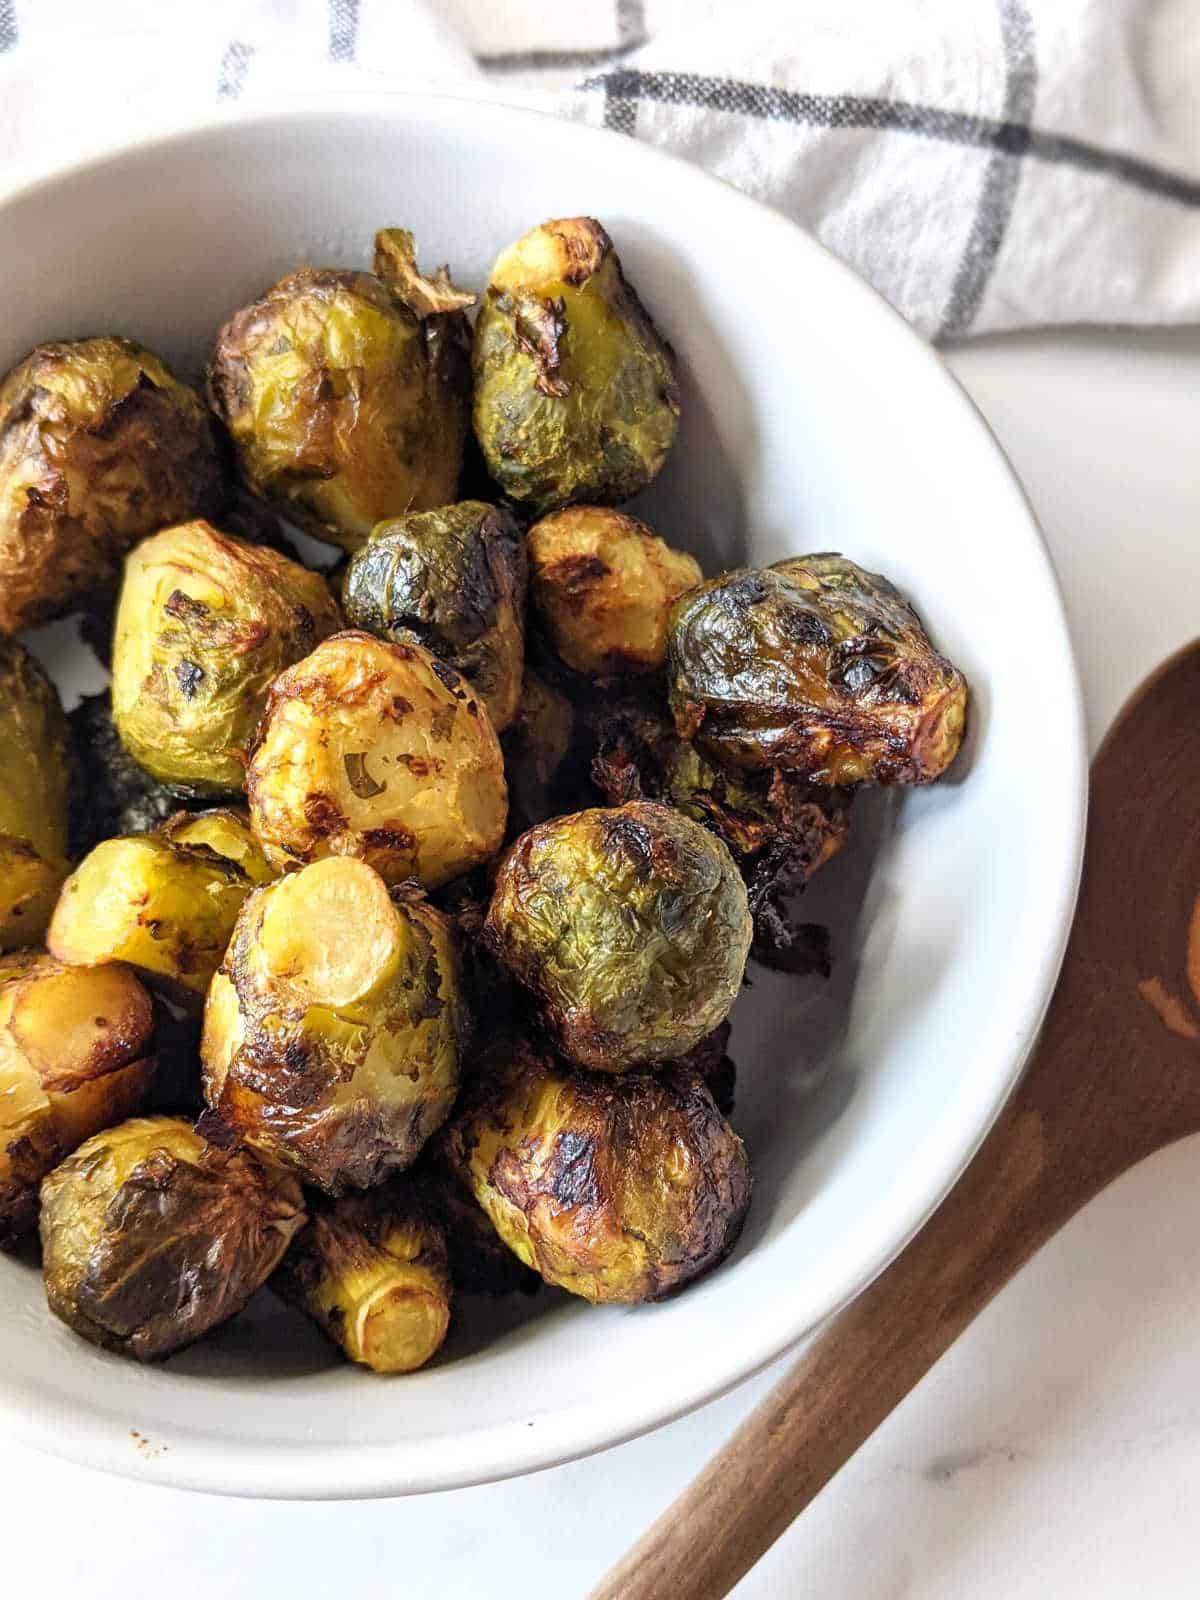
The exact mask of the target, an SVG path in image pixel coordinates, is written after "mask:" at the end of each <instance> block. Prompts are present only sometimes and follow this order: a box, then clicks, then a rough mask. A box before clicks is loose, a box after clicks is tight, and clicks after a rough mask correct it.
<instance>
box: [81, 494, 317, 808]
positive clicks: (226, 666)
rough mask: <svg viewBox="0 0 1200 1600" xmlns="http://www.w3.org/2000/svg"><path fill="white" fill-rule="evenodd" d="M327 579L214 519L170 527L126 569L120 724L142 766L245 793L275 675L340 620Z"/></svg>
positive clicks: (117, 687) (205, 786)
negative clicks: (220, 527) (226, 530)
mask: <svg viewBox="0 0 1200 1600" xmlns="http://www.w3.org/2000/svg"><path fill="white" fill-rule="evenodd" d="M339 620H340V619H339V617H338V610H337V606H336V605H335V604H334V601H333V597H332V595H331V594H330V593H329V589H328V587H327V586H326V583H325V580H324V579H323V578H321V577H320V576H319V575H318V574H317V573H315V572H309V571H307V570H306V569H305V568H304V567H301V566H297V564H296V563H295V562H294V561H289V560H288V559H287V557H286V556H281V555H279V554H278V553H277V552H276V551H274V550H268V549H266V548H265V547H264V546H262V545H250V544H244V543H243V542H242V541H241V540H240V539H230V538H228V537H227V536H226V535H225V534H223V533H218V532H217V530H216V529H215V528H213V527H210V526H209V524H208V523H207V522H188V523H184V524H183V525H182V526H181V527H178V528H165V529H164V530H163V531H162V532H161V533H159V534H156V535H155V536H154V538H153V539H147V540H145V541H144V542H143V543H142V544H140V545H139V546H138V547H137V549H136V550H135V551H134V552H133V553H132V555H131V556H130V557H129V559H128V561H126V563H125V583H124V587H123V588H122V590H121V604H120V607H119V608H118V611H117V628H116V635H115V638H114V641H113V683H112V706H113V718H114V720H115V722H116V724H117V732H118V733H119V734H120V736H121V742H122V744H123V745H124V746H125V748H126V749H127V750H128V751H129V753H130V754H131V755H132V756H133V757H134V758H135V759H136V760H137V761H138V762H140V763H141V765H142V766H143V767H145V769H146V771H147V772H149V773H150V775H151V776H152V777H154V778H157V779H159V781H160V782H162V783H169V784H171V785H173V786H174V787H175V788H178V789H180V790H182V791H184V792H185V793H190V794H198V795H204V794H209V795H211V794H230V793H233V792H235V791H237V790H239V789H241V788H242V786H243V784H244V782H245V772H246V747H247V746H248V745H249V743H250V740H251V737H252V736H253V733H254V730H255V728H256V727H257V725H258V719H259V717H260V716H261V714H262V711H263V707H264V706H265V705H266V700H267V690H268V688H269V686H270V684H271V682H272V680H273V679H274V678H275V677H276V676H277V675H278V674H279V673H280V672H282V670H283V669H284V667H288V666H291V665H292V663H293V662H295V661H299V660H300V659H301V657H303V656H306V655H307V654H308V653H309V651H310V650H311V649H312V648H313V646H314V645H315V644H317V643H318V642H319V641H320V640H321V639H323V638H325V637H326V635H328V634H330V633H333V632H335V631H336V629H337V627H338V625H339Z"/></svg>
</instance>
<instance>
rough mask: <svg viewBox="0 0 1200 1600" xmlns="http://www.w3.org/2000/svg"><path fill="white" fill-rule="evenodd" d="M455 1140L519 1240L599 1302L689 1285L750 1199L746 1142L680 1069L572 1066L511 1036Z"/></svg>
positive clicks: (500, 1219)
mask: <svg viewBox="0 0 1200 1600" xmlns="http://www.w3.org/2000/svg"><path fill="white" fill-rule="evenodd" d="M447 1145H448V1149H449V1152H450V1156H451V1159H452V1160H453V1161H454V1162H455V1164H456V1165H457V1166H458V1168H459V1170H460V1171H462V1172H463V1173H464V1174H465V1175H466V1177H467V1180H468V1182H469V1183H470V1185H471V1188H472V1190H473V1191H474V1194H475V1197H476V1199H477V1200H478V1201H479V1203H480V1205H482V1206H483V1208H484V1210H485V1211H486V1212H487V1214H488V1216H489V1217H491V1219H492V1222H493V1223H494V1225H495V1228H496V1231H497V1233H499V1235H500V1237H501V1238H502V1239H503V1240H504V1241H505V1243H506V1244H507V1245H508V1246H509V1248H510V1249H511V1250H514V1251H515V1252H516V1253H517V1255H518V1256H519V1257H520V1258H521V1260H522V1261H524V1262H525V1263H526V1264H527V1265H528V1266H531V1267H532V1268H533V1269H534V1270H535V1271H536V1272H539V1273H540V1274H541V1276H542V1277H543V1278H544V1279H545V1280H546V1282H547V1283H552V1284H556V1285H557V1286H558V1287H559V1288H562V1289H568V1290H570V1292H571V1293H572V1294H578V1295H582V1296H583V1298H584V1299H585V1300H591V1301H593V1302H594V1303H599V1302H605V1301H620V1302H624V1303H626V1304H636V1303H637V1302H639V1301H644V1300H661V1299H662V1298H663V1297H664V1296H665V1295H668V1294H671V1293H672V1292H673V1291H674V1290H676V1289H681V1288H682V1287H683V1286H684V1284H686V1283H690V1282H691V1281H692V1279H694V1278H697V1277H699V1275H700V1274H701V1273H702V1272H707V1271H708V1270H709V1269H710V1268H711V1267H714V1266H716V1265H717V1263H718V1262H719V1261H721V1260H723V1259H724V1257H725V1256H726V1255H728V1253H729V1251H730V1250H731V1249H732V1248H733V1246H734V1244H735V1243H736V1241H737V1237H738V1235H739V1233H740V1232H741V1230H742V1224H743V1222H744V1221H745V1217H746V1212H747V1209H748V1207H749V1204H750V1165H749V1162H748V1160H747V1158H746V1151H745V1148H744V1146H743V1145H742V1141H741V1140H740V1139H739V1138H738V1136H737V1134H736V1133H734V1131H733V1129H732V1128H731V1127H730V1126H729V1124H728V1123H727V1122H726V1120H725V1118H724V1117H723V1116H722V1115H721V1113H720V1112H719V1111H718V1110H717V1108H716V1106H715V1105H714V1104H713V1099H712V1096H711V1094H710V1093H709V1092H708V1089H707V1088H706V1087H705V1084H704V1081H703V1079H702V1078H700V1077H699V1076H698V1075H697V1074H696V1073H694V1072H688V1071H685V1070H680V1069H678V1068H674V1067H672V1068H667V1069H664V1070H663V1071H662V1072H658V1073H648V1072H632V1073H628V1074H627V1075H626V1076H625V1077H623V1078H612V1077H601V1076H597V1075H594V1074H591V1073H574V1074H572V1073H569V1072H566V1071H565V1070H564V1069H563V1068H561V1067H558V1066H556V1065H554V1064H552V1063H551V1062H550V1061H548V1060H547V1059H545V1058H544V1057H543V1056H541V1055H539V1054H538V1053H537V1052H536V1051H535V1050H534V1049H533V1048H532V1047H531V1046H529V1045H528V1044H525V1043H523V1042H520V1041H502V1042H501V1043H500V1044H499V1045H497V1046H495V1047H493V1049H492V1050H491V1051H490V1052H489V1060H488V1064H487V1070H484V1071H481V1072H480V1073H479V1074H478V1075H477V1077H476V1079H475V1080H474V1083H473V1086H472V1088H471V1090H470V1091H469V1092H468V1095H467V1098H466V1103H465V1105H464V1106H463V1108H462V1110H461V1111H460V1112H458V1113H457V1114H456V1116H455V1118H454V1121H453V1122H452V1123H451V1125H450V1128H449V1130H448V1134H447Z"/></svg>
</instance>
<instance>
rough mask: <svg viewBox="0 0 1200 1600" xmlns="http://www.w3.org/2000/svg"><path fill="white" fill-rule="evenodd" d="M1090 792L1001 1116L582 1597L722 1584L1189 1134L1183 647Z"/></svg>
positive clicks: (1192, 1109)
mask: <svg viewBox="0 0 1200 1600" xmlns="http://www.w3.org/2000/svg"><path fill="white" fill-rule="evenodd" d="M1030 712H1031V715H1036V708H1035V707H1031V708H1030ZM1014 781H1015V782H1026V783H1032V784H1045V785H1050V784H1053V783H1054V782H1055V774H1054V773H1053V772H1030V773H1027V774H1024V775H1020V774H1017V775H1014ZM1090 804H1091V810H1090V815H1089V821H1088V832H1087V850H1086V854H1085V858H1084V870H1083V883H1082V886H1081V889H1080V896H1079V906H1078V910H1077V912H1076V916H1075V924H1074V927H1073V929H1072V932H1071V938H1070V942H1069V944H1068V947H1067V953H1066V958H1065V960H1064V963H1063V968H1062V973H1061V975H1060V978H1059V982H1058V988H1057V990H1056V991H1055V994H1054V999H1053V1000H1052V1002H1051V1005H1050V1010H1049V1012H1048V1014H1047V1017H1046V1022H1045V1025H1044V1027H1043V1030H1042V1034H1041V1039H1040V1041H1039V1044H1038V1047H1037V1050H1036V1052H1035V1054H1034V1056H1033V1059H1032V1061H1031V1063H1030V1066H1029V1068H1028V1070H1027V1072H1026V1074H1025V1077H1024V1078H1023V1080H1022V1081H1021V1083H1020V1085H1019V1086H1018V1087H1017V1089H1016V1091H1015V1092H1014V1094H1013V1097H1012V1100H1011V1101H1010V1102H1009V1104H1008V1106H1007V1108H1006V1110H1005V1111H1004V1112H1003V1114H1002V1115H1001V1117H1000V1120H999V1121H998V1122H997V1123H996V1126H995V1127H994V1128H993V1130H992V1132H991V1134H990V1135H989V1137H988V1139H987V1140H986V1142H985V1143H984V1144H983V1146H982V1147H981V1149H980V1151H979V1153H978V1154H977V1155H976V1157H975V1159H974V1160H973V1161H972V1162H971V1165H970V1166H969V1167H968V1168H967V1170H966V1172H965V1173H964V1175H963V1177H962V1178H961V1179H960V1180H959V1182H958V1184H957V1186H956V1187H955V1188H954V1189H953V1190H952V1191H951V1193H950V1195H949V1196H948V1197H947V1198H946V1200H944V1201H943V1202H942V1205H941V1207H940V1209H939V1210H938V1211H936V1212H935V1213H934V1215H933V1217H932V1218H931V1219H930V1221H929V1222H928V1223H927V1224H926V1225H925V1227H924V1228H923V1229H922V1231H921V1232H920V1233H919V1234H918V1235H917V1236H916V1238H915V1239H913V1241H912V1243H911V1244H910V1245H909V1246H908V1248H907V1249H906V1250H905V1251H904V1252H903V1253H902V1254H901V1255H899V1256H898V1257H897V1258H896V1260H895V1261H894V1262H893V1263H892V1265H891V1266H890V1267H888V1268H887V1270H886V1271H885V1272H883V1273H882V1274H881V1275H880V1277H878V1278H877V1279H876V1280H875V1282H874V1283H873V1284H871V1286H870V1287H869V1288H868V1289H865V1290H864V1291H863V1293H862V1294H861V1295H859V1297H858V1299H857V1300H855V1301H853V1302H852V1303H851V1304H850V1305H849V1306H847V1307H846V1308H845V1310H843V1311H842V1312H840V1313H839V1314H838V1315H837V1316H835V1317H834V1318H832V1320H831V1321H830V1322H828V1323H826V1324H825V1326H824V1327H823V1328H822V1329H821V1331H820V1332H819V1333H818V1334H817V1336H816V1337H815V1339H813V1341H812V1342H811V1343H810V1344H809V1345H808V1346H807V1347H806V1348H805V1350H804V1353H803V1354H802V1355H801V1356H800V1357H799V1359H798V1360H797V1362H796V1364H795V1366H794V1367H792V1369H791V1370H790V1372H788V1373H787V1375H786V1376H785V1377H784V1378H783V1379H782V1380H781V1381H780V1382H779V1383H778V1384H777V1385H776V1387H775V1388H774V1389H773V1390H772V1391H771V1393H770V1394H769V1395H768V1396H767V1397H766V1399H765V1400H763V1401H762V1403H761V1404H760V1405H759V1406H758V1408H757V1409H756V1410H755V1411H754V1412H753V1413H752V1414H751V1416H750V1417H749V1418H748V1419H747V1421H746V1422H745V1423H744V1424H743V1425H742V1427H741V1428H740V1429H739V1430H738V1431H737V1433H735V1434H734V1436H733V1438H732V1439H730V1441H729V1442H728V1444H726V1445H725V1446H724V1447H723V1448H722V1449H721V1450H720V1451H718V1453H717V1454H716V1455H715V1456H714V1457H713V1459H712V1460H711V1461H710V1462H709V1464H708V1466H707V1467H705V1469H704V1471H703V1472H702V1473H701V1474H700V1476H699V1477H698V1478H696V1480H695V1481H694V1482H693V1483H692V1484H691V1485H690V1487H689V1488H687V1489H686V1490H685V1491H684V1493H683V1494H682V1495H681V1496H680V1497H679V1499H678V1500H676V1502H675V1504H674V1505H672V1506H670V1507H669V1508H668V1509H667V1511H665V1512H664V1513H663V1515H662V1516H661V1517H660V1518H659V1519H658V1521H657V1522H656V1523H655V1524H654V1526H653V1527H652V1528H650V1529H649V1531H648V1532H647V1533H646V1534H645V1535H643V1537H642V1538H641V1539H640V1540H639V1541H638V1543H637V1544H636V1545H635V1546H634V1547H633V1549H632V1550H631V1551H630V1552H629V1553H628V1555H626V1556H625V1557H624V1558H623V1560H622V1561H621V1562H620V1563H619V1564H618V1565H617V1566H616V1567H614V1568H613V1570H612V1571H611V1572H610V1573H609V1574H608V1576H607V1577H606V1578H605V1579H604V1580H603V1581H602V1582H601V1583H600V1585H599V1587H598V1588H596V1589H594V1590H593V1591H592V1597H591V1600H719V1597H720V1596H723V1595H726V1594H728V1593H729V1591H730V1590H731V1589H732V1588H733V1586H734V1585H735V1584H736V1583H737V1582H738V1580H739V1579H740V1578H741V1577H743V1576H744V1575H745V1573H746V1572H748V1571H749V1569H750V1568H751V1567H752V1566H753V1565H754V1563H755V1562H756V1561H757V1560H758V1558H759V1557H760V1556H761V1555H762V1554H763V1553H764V1552H765V1551H766V1550H768V1549H769V1548H770V1546H771V1545H772V1544H773V1543H774V1542H775V1540H776V1539H778V1538H779V1536H780V1534H781V1533H783V1531H784V1530H785V1529H786V1528H787V1526H788V1525H789V1523H790V1522H791V1521H792V1519H793V1518H794V1517H796V1516H797V1515H798V1514H799V1513H800V1512H801V1511H802V1510H803V1509H804V1507H805V1506H806V1505H808V1503H809V1501H810V1500H812V1499H813V1497H814V1496H815V1495H816V1494H817V1493H818V1491H819V1490H820V1489H822V1488H823V1487H824V1486H825V1484H827V1483H828V1482H829V1480H830V1478H832V1477H833V1475H834V1474H835V1473H836V1472H837V1471H838V1470H839V1469H840V1468H841V1467H842V1466H844V1465H845V1463H846V1462H847V1461H848V1460H849V1458H850V1457H851V1456H852V1455H853V1454H854V1452H855V1451H856V1450H857V1449H858V1447H859V1445H860V1444H862V1443H863V1441H864V1440H865V1439H867V1438H868V1437H869V1436H870V1435H871V1434H872V1433H873V1432H874V1430H875V1429H876V1428H877V1427H878V1426H879V1424H880V1423H881V1422H882V1421H883V1419H884V1418H885V1417H886V1416H887V1415H888V1413H889V1412H890V1411H891V1410H893V1408H894V1407H895V1406H897V1405H898V1404H899V1402H900V1401H901V1400H902V1399H903V1398H904V1396H905V1395H906V1394H907V1393H908V1392H909V1390H910V1389H912V1388H913V1386H914V1385H915V1384H916V1383H917V1382H918V1380H919V1379H920V1378H921V1377H923V1376H924V1374H925V1373H926V1372H928V1371H929V1369H930V1367H932V1366H933V1364H934V1362H936V1361H937V1359H938V1358H939V1356H941V1355H942V1354H943V1353H944V1352H945V1351H946V1350H947V1349H948V1348H949V1346H950V1345H951V1344H953V1342H954V1340H955V1339H957V1338H958V1336H959V1334H960V1333H961V1332H962V1331H963V1329H964V1328H965V1327H966V1326H967V1325H968V1323H970V1322H971V1321H972V1320H973V1318H975V1317H976V1316H977V1315H978V1314H979V1312H980V1311H982V1310H983V1308H984V1306H985V1305H987V1303H988V1301H989V1300H990V1299H991V1298H992V1296H993V1295H994V1294H995V1293H996V1291H997V1290H998V1289H1000V1288H1001V1287H1002V1286H1003V1285H1004V1284H1006V1283H1007V1282H1008V1280H1009V1279H1010V1278H1011V1277H1012V1276H1013V1275H1014V1273H1016V1272H1017V1271H1018V1270H1019V1269H1020V1268H1021V1267H1022V1266H1023V1265H1024V1264H1025V1262H1026V1261H1028V1260H1029V1258H1030V1257H1031V1256H1032V1255H1033V1254H1034V1253H1035V1251H1037V1250H1038V1249H1040V1247H1041V1246H1042V1245H1043V1244H1045V1242H1046V1240H1047V1239H1049V1238H1050V1236H1051V1235H1052V1234H1054V1233H1055V1232H1057V1230H1058V1229H1059V1228H1061V1227H1062V1226H1063V1224H1064V1223H1065V1222H1067V1221H1068V1220H1069V1219H1070V1218H1071V1217H1072V1216H1074V1214H1075V1213H1076V1212H1077V1211H1078V1210H1079V1209H1080V1208H1081V1207H1082V1206H1084V1205H1086V1204H1087V1202H1088V1201H1089V1200H1091V1199H1092V1198H1093V1197H1094V1196H1095V1195H1097V1194H1098V1193H1099V1192H1100V1190H1101V1189H1103V1188H1105V1186H1106V1185H1107V1184H1109V1183H1111V1182H1112V1180H1113V1179H1114V1178H1116V1177H1118V1176H1119V1175H1120V1174H1121V1173H1123V1172H1125V1171H1127V1170H1128V1168H1130V1167H1132V1166H1134V1165H1135V1164H1136V1163H1137V1162H1139V1161H1141V1160H1142V1159H1143V1157H1145V1156H1148V1155H1151V1154H1152V1153H1153V1152H1154V1151H1156V1150H1159V1149H1161V1148H1162V1147H1163V1146H1164V1145H1168V1144H1171V1143H1173V1142H1174V1141H1175V1140H1176V1139H1182V1138H1183V1137H1185V1135H1187V1134H1190V1133H1194V1132H1196V1131H1197V1130H1198V1129H1200V898H1197V897H1198V895H1200V641H1198V642H1197V643H1196V644H1193V645H1190V646H1189V647H1188V648H1187V649H1186V650H1184V651H1183V652H1181V653H1180V654H1179V655H1178V656H1175V657H1174V658H1173V659H1172V660H1170V661H1168V662H1167V663H1166V665H1165V666H1163V667H1161V668H1160V669H1159V670H1158V672H1157V673H1155V674H1154V675H1153V676H1152V677H1151V678H1150V679H1149V680H1148V681H1147V682H1146V683H1145V684H1143V685H1142V687H1141V688H1140V689H1139V690H1138V691H1137V693H1136V694H1135V695H1134V696H1133V698H1132V699H1131V700H1130V701H1129V702H1128V704H1127V705H1126V706H1125V708H1124V710H1123V711H1122V712H1121V715H1120V716H1119V717H1118V718H1117V721H1116V723H1115V724H1114V725H1113V728H1112V730H1111V731H1110V733H1109V735H1108V737H1107V739H1106V740H1105V742H1104V745H1103V747H1102V749H1101V750H1100V753H1099V754H1098V755H1097V757H1096V759H1095V762H1094V763H1093V766H1092V778H1091V802H1090ZM1005 847H1006V841H1005V840H1004V839H997V841H996V848H997V849H998V850H1003V849H1004V848H1005ZM969 1066H970V1063H969V1062H964V1063H963V1067H964V1070H967V1069H968V1068H969Z"/></svg>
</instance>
